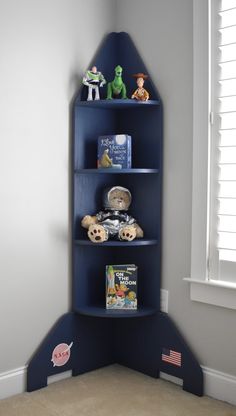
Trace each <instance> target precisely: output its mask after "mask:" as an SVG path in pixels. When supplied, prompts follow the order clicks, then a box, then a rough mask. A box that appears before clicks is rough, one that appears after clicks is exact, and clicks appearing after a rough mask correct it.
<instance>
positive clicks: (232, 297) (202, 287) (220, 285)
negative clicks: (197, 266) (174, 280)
mask: <svg viewBox="0 0 236 416" xmlns="http://www.w3.org/2000/svg"><path fill="white" fill-rule="evenodd" d="M183 280H184V281H186V282H189V283H190V298H191V300H193V301H196V302H202V303H208V304H210V305H216V306H221V307H223V308H228V309H236V293H235V290H236V284H235V283H231V282H223V281H217V280H211V281H207V280H200V279H199V280H198V279H191V278H190V277H185V278H184V279H183Z"/></svg>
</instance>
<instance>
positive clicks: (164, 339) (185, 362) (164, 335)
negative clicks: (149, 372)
mask: <svg viewBox="0 0 236 416" xmlns="http://www.w3.org/2000/svg"><path fill="white" fill-rule="evenodd" d="M159 334H160V335H159V347H160V348H159V354H160V355H159V360H160V361H159V368H160V371H163V372H164V373H167V374H171V375H173V376H175V377H178V378H181V379H183V389H184V390H186V391H189V392H190V393H193V394H196V395H197V396H202V395H203V372H202V369H201V367H200V365H199V364H198V362H197V360H196V358H195V356H194V354H193V353H192V351H191V350H190V348H189V347H188V345H187V343H186V341H185V340H184V338H183V337H182V335H181V334H180V332H179V331H178V329H177V328H176V326H175V325H174V323H173V321H172V320H171V319H170V318H169V316H168V315H167V314H165V313H160V314H159ZM162 348H168V349H172V350H174V351H177V352H180V353H181V354H182V366H181V367H177V366H175V365H172V364H169V363H165V362H163V361H162V359H161V352H162Z"/></svg>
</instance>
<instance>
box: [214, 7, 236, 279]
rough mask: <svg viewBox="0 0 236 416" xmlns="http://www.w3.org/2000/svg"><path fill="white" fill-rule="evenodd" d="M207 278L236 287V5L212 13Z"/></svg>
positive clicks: (216, 8) (215, 8) (220, 8)
mask: <svg viewBox="0 0 236 416" xmlns="http://www.w3.org/2000/svg"><path fill="white" fill-rule="evenodd" d="M211 16H212V18H211V22H212V24H211V33H212V36H211V51H212V54H211V56H212V59H211V86H212V89H211V91H212V93H211V108H212V117H211V185H210V188H211V198H210V238H209V242H210V248H209V279H212V280H215V279H218V280H221V281H228V282H234V283H236V0H214V1H212V8H211Z"/></svg>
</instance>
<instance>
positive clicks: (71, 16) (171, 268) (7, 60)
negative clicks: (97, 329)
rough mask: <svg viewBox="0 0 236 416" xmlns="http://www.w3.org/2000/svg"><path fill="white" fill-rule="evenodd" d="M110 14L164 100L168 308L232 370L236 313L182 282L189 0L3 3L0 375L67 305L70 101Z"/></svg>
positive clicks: (188, 144)
mask: <svg viewBox="0 0 236 416" xmlns="http://www.w3.org/2000/svg"><path fill="white" fill-rule="evenodd" d="M91 7H92V8H91ZM91 10H92V11H91ZM115 10H116V23H117V30H125V31H127V32H129V33H130V34H131V36H132V37H133V39H134V41H135V43H136V45H137V48H138V49H139V51H140V53H141V55H142V57H143V59H144V60H145V62H146V64H147V67H148V68H149V73H150V75H151V76H152V77H153V80H154V82H155V83H156V85H157V86H158V89H159V91H160V94H161V96H162V98H163V102H164V107H165V137H164V139H165V145H164V163H165V165H164V166H165V169H164V206H163V208H164V210H163V212H164V218H163V282H162V287H164V288H166V289H168V290H169V295H170V298H169V313H170V315H171V316H172V317H173V318H174V320H175V322H176V323H177V325H178V326H179V328H180V329H181V331H182V333H183V334H184V335H185V337H186V339H187V340H188V341H189V343H190V345H191V347H192V348H193V350H194V351H195V352H196V354H197V356H198V357H199V360H200V363H201V364H203V365H205V366H208V367H211V368H214V369H217V370H220V371H224V372H227V373H231V374H234V375H236V348H235V332H234V330H233V329H234V320H235V312H234V311H230V310H224V309H222V308H217V307H213V306H209V307H208V306H207V305H204V304H200V303H194V302H191V301H190V299H189V287H188V285H187V284H186V283H184V282H183V281H182V278H183V277H184V276H188V275H189V274H190V243H191V190H192V182H191V181H192V101H193V95H192V94H193V93H192V87H193V74H192V71H193V67H192V57H193V53H192V1H191V0H178V1H175V0H148V1H146V2H144V1H140V0H119V1H116V2H115V0H114V1H111V0H99V2H98V1H95V0H90V2H89V3H86V2H84V1H82V0H60V1H58V0H50V1H48V0H41V1H32V0H22V1H21V2H20V7H19V4H18V2H16V1H15V0H0V51H1V66H0V91H1V94H0V114H1V123H0V141H1V152H0V159H1V160H0V181H1V184H0V190H1V210H0V212H1V215H0V229H1V233H0V253H1V261H0V330H1V351H4V354H1V356H0V373H1V372H3V371H7V370H10V369H15V368H17V367H21V366H23V365H25V363H26V362H27V361H28V359H29V357H30V356H31V355H32V353H33V352H34V351H35V349H36V348H37V346H38V345H39V343H40V342H41V340H42V339H43V337H44V336H45V334H46V333H47V331H48V330H49V329H50V328H51V326H52V325H53V324H54V322H55V321H56V319H57V318H58V317H59V316H60V315H61V314H62V313H64V312H66V311H67V310H68V309H69V299H70V287H69V286H70V283H69V282H70V271H69V260H68V259H69V248H68V245H69V234H68V223H69V221H68V217H69V203H68V189H69V183H68V163H69V145H68V133H69V104H70V102H71V99H72V96H73V94H74V92H75V91H76V89H77V87H78V85H79V80H80V77H81V75H82V73H83V72H84V70H85V69H86V67H87V65H88V63H89V62H90V60H91V58H92V57H93V55H94V52H95V50H96V49H97V47H98V44H99V43H100V41H101V38H102V37H103V35H104V34H105V33H106V32H109V31H112V30H114V27H115V13H114V11H115Z"/></svg>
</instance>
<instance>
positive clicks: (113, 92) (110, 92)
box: [107, 65, 128, 100]
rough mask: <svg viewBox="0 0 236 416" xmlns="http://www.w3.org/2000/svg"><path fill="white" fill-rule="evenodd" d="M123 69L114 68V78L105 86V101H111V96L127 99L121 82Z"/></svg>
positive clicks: (119, 67)
mask: <svg viewBox="0 0 236 416" xmlns="http://www.w3.org/2000/svg"><path fill="white" fill-rule="evenodd" d="M122 71H123V68H122V67H121V66H120V65H117V66H116V68H115V78H114V79H113V81H111V82H109V83H108V84H107V100H112V98H113V96H117V95H120V94H121V98H122V99H124V98H128V97H127V96H126V86H125V84H124V82H123V80H122Z"/></svg>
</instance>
